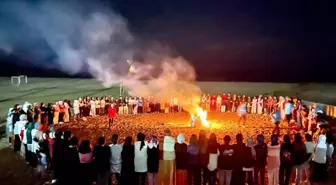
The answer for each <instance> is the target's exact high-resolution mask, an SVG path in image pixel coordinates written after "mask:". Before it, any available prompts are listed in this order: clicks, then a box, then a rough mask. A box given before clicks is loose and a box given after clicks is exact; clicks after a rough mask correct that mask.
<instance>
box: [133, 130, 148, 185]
mask: <svg viewBox="0 0 336 185" xmlns="http://www.w3.org/2000/svg"><path fill="white" fill-rule="evenodd" d="M137 139H138V141H136V142H135V143H134V170H135V173H136V183H137V185H139V184H140V185H145V184H146V175H147V159H148V155H147V148H148V143H147V142H146V141H145V135H144V134H143V133H141V132H140V133H138V135H137Z"/></svg>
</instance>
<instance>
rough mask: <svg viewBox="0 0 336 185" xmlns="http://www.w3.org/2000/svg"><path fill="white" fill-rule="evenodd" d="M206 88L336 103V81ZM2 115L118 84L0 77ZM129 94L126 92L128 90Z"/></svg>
mask: <svg viewBox="0 0 336 185" xmlns="http://www.w3.org/2000/svg"><path fill="white" fill-rule="evenodd" d="M198 85H199V86H200V88H201V89H202V91H203V92H206V93H210V94H221V93H223V92H229V93H238V94H246V95H250V96H253V95H257V94H270V95H277V96H279V95H283V96H286V95H289V96H298V97H300V98H301V99H303V100H307V101H313V102H318V103H325V104H330V105H336V93H335V92H336V84H313V83H311V84H295V83H293V84H287V83H250V82H198ZM0 92H1V98H0V113H1V114H0V115H5V114H6V113H7V111H8V108H9V107H12V106H13V105H14V104H15V103H19V104H22V103H24V101H29V102H31V103H33V102H45V103H47V102H54V101H56V100H63V99H75V98H78V97H81V96H113V97H118V96H119V87H118V86H116V87H112V88H104V87H103V86H102V85H101V84H100V83H99V82H97V81H96V80H94V79H74V78H29V77H28V84H21V85H20V86H13V85H11V84H10V78H9V77H2V78H0ZM125 93H126V94H127V92H125Z"/></svg>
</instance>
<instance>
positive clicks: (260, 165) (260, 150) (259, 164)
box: [254, 134, 268, 185]
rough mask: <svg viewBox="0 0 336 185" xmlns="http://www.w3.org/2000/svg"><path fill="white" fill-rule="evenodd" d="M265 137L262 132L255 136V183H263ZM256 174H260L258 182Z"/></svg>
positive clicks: (265, 163)
mask: <svg viewBox="0 0 336 185" xmlns="http://www.w3.org/2000/svg"><path fill="white" fill-rule="evenodd" d="M264 140H265V138H264V136H263V135H262V134H259V135H258V136H257V142H258V143H257V144H256V145H255V146H254V149H255V152H256V166H255V168H254V182H255V183H256V184H261V185H264V184H265V170H266V165H267V155H268V150H267V145H266V144H265V142H264ZM258 174H260V183H259V181H258Z"/></svg>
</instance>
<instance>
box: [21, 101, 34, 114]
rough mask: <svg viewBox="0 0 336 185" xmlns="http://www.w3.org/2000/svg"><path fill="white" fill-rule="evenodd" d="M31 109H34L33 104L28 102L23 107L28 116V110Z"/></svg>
mask: <svg viewBox="0 0 336 185" xmlns="http://www.w3.org/2000/svg"><path fill="white" fill-rule="evenodd" d="M31 107H32V104H31V103H29V102H27V101H26V102H25V103H24V104H23V105H22V110H23V111H24V112H25V113H26V114H27V113H28V110H29V109H30V108H31Z"/></svg>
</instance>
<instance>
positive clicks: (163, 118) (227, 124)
mask: <svg viewBox="0 0 336 185" xmlns="http://www.w3.org/2000/svg"><path fill="white" fill-rule="evenodd" d="M28 80H29V83H28V84H21V85H20V86H12V85H10V78H0V92H1V97H0V118H2V119H3V118H4V117H5V116H4V115H6V114H7V111H8V108H9V107H12V106H13V105H14V104H15V103H20V104H22V103H24V102H25V101H29V102H31V103H33V102H46V103H47V102H55V101H56V100H63V99H75V98H78V97H80V96H114V97H118V96H119V87H117V86H116V87H112V88H108V89H106V88H104V87H103V86H102V85H100V84H99V83H98V82H97V81H95V80H90V79H55V78H54V79H53V78H28ZM198 84H199V86H200V87H201V89H202V90H203V91H204V92H207V93H210V94H219V93H223V92H229V93H237V94H246V95H251V96H253V95H256V94H272V95H277V96H278V95H283V96H285V95H289V96H298V97H300V98H301V99H304V100H308V101H314V102H320V103H326V104H333V105H336V94H335V93H334V92H336V85H333V84H283V83H240V82H239V83H236V82H199V83H198ZM237 119H238V118H237V116H236V114H234V113H231V114H230V113H224V114H210V115H209V120H212V121H213V127H212V128H207V129H206V130H208V131H209V133H210V132H214V133H216V134H217V136H218V139H219V140H220V141H222V138H223V136H224V135H225V134H228V135H230V136H231V137H234V135H235V134H236V133H237V132H242V134H243V135H244V137H245V138H246V136H255V135H256V134H258V133H264V135H265V136H266V140H269V135H270V131H271V126H272V124H270V123H269V119H268V118H267V117H265V116H260V115H249V117H248V121H247V123H246V126H247V127H246V128H245V129H243V128H241V127H238V126H237V124H236V122H237ZM163 122H164V123H165V124H163ZM188 123H189V116H188V114H180V115H176V114H175V115H171V114H170V115H168V114H167V115H162V114H153V115H136V116H132V115H126V116H120V117H118V118H117V120H116V124H115V126H114V127H113V128H112V129H107V119H106V117H96V118H89V119H88V121H86V122H83V121H78V122H76V123H71V124H69V125H62V126H58V127H59V128H68V129H70V130H72V131H73V133H74V134H75V135H77V136H79V137H80V138H82V139H84V138H88V139H90V140H91V141H92V142H93V143H94V142H95V141H96V139H97V137H98V136H100V135H104V136H106V137H107V139H108V140H110V137H111V134H112V133H119V134H120V138H123V137H125V136H127V135H132V136H135V135H136V133H138V132H139V131H143V132H144V133H145V134H146V135H147V136H150V135H152V134H154V135H157V136H159V137H160V138H162V136H163V129H164V128H166V127H169V128H171V130H172V132H173V135H174V136H176V135H177V134H178V133H184V134H185V136H186V138H187V140H188V139H189V136H190V135H191V134H193V133H195V134H197V135H198V132H199V128H193V129H191V128H188V126H189V125H188ZM0 129H1V128H0ZM6 142H7V140H2V141H1V143H0V145H1V147H0V156H1V157H0V182H1V184H3V185H6V184H12V185H15V184H20V185H28V184H29V185H30V184H40V183H39V182H36V181H35V179H36V178H31V173H28V172H25V171H24V161H23V160H22V159H21V158H20V156H18V155H17V154H14V153H12V151H11V150H10V149H9V148H7V146H8V145H7V143H6Z"/></svg>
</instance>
